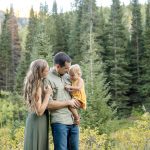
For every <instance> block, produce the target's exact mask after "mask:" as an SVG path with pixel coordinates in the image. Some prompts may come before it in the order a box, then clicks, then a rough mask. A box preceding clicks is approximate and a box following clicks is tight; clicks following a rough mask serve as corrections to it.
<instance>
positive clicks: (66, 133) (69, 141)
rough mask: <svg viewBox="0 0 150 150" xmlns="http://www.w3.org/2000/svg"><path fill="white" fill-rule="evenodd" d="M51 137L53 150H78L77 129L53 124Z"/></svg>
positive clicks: (74, 126)
mask: <svg viewBox="0 0 150 150" xmlns="http://www.w3.org/2000/svg"><path fill="white" fill-rule="evenodd" d="M51 127H52V135H53V141H54V150H79V127H78V126H77V125H74V124H73V125H65V124H61V123H53V124H52V125H51Z"/></svg>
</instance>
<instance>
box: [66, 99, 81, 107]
mask: <svg viewBox="0 0 150 150" xmlns="http://www.w3.org/2000/svg"><path fill="white" fill-rule="evenodd" d="M68 105H69V106H71V107H73V108H77V109H79V108H80V107H81V103H80V102H79V101H78V100H76V99H71V100H69V101H68Z"/></svg>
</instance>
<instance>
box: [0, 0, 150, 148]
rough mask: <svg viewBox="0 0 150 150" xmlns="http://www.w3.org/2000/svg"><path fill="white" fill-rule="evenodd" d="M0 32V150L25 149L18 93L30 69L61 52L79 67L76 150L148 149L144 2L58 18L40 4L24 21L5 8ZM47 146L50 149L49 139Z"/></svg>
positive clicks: (147, 12)
mask: <svg viewBox="0 0 150 150" xmlns="http://www.w3.org/2000/svg"><path fill="white" fill-rule="evenodd" d="M1 16H2V23H1V26H0V27H1V28H0V29H1V31H0V137H1V138H0V149H2V150H9V149H13V150H14V149H16V150H20V149H23V140H24V128H25V120H26V116H27V108H26V106H25V103H24V100H23V97H22V89H23V81H24V77H25V75H26V72H27V70H28V67H29V64H30V63H31V61H33V60H35V59H37V58H44V59H46V60H47V61H48V63H49V65H50V66H53V62H52V60H53V56H54V55H55V54H56V53H57V52H59V51H64V52H66V53H67V54H69V55H70V57H71V58H72V60H73V64H75V63H78V64H80V65H81V68H82V71H83V79H84V81H85V87H86V94H87V110H86V111H83V110H81V111H80V114H81V125H80V129H81V134H80V149H81V150H86V149H92V150H100V149H104V150H105V149H108V150H109V149H110V150H111V149H114V150H124V149H125V150H126V149H132V150H134V149H135V150H137V149H139V150H143V149H145V150H148V149H150V115H149V111H150V67H149V64H150V0H148V1H147V3H146V4H143V5H141V4H139V2H138V0H132V1H131V3H130V4H129V5H127V6H126V5H120V1H119V0H112V5H111V7H98V6H97V5H96V2H95V0H74V9H73V10H72V11H69V12H59V13H58V9H57V3H56V1H54V3H53V7H52V8H48V5H47V4H46V3H41V5H40V11H39V12H38V13H37V12H35V11H34V9H33V8H31V10H30V17H29V18H28V19H25V18H24V19H20V18H17V17H16V16H15V14H14V10H13V6H11V7H10V8H9V9H8V10H7V11H6V12H5V13H4V15H1ZM50 146H51V147H53V144H52V137H51V135H50Z"/></svg>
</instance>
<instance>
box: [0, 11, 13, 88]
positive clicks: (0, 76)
mask: <svg viewBox="0 0 150 150" xmlns="http://www.w3.org/2000/svg"><path fill="white" fill-rule="evenodd" d="M8 18H9V12H8V10H7V12H6V14H5V20H4V22H3V25H2V33H1V35H0V53H1V55H0V68H1V70H0V90H9V89H10V88H9V83H10V74H9V73H10V71H9V70H10V68H11V35H10V31H9V29H8V26H7V22H8Z"/></svg>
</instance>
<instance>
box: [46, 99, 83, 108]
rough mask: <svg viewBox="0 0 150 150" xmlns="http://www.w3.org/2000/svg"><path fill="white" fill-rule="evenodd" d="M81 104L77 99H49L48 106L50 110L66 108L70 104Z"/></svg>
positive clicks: (76, 105)
mask: <svg viewBox="0 0 150 150" xmlns="http://www.w3.org/2000/svg"><path fill="white" fill-rule="evenodd" d="M80 105H81V104H80V103H79V102H78V101H77V100H75V99H72V100H66V101H59V100H56V101H54V100H51V101H49V103H48V106H47V108H48V109H49V110H57V109H61V108H65V107H68V106H71V107H74V108H80Z"/></svg>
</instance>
